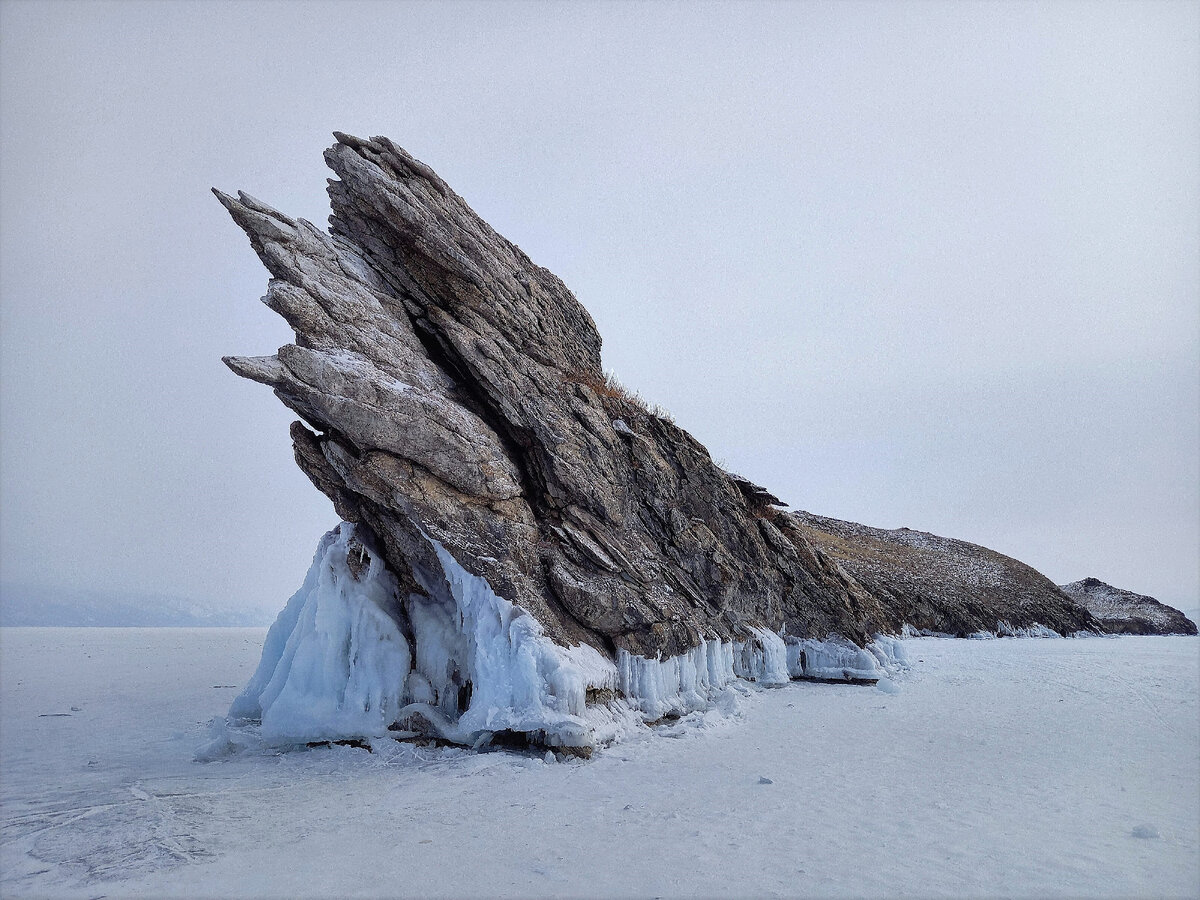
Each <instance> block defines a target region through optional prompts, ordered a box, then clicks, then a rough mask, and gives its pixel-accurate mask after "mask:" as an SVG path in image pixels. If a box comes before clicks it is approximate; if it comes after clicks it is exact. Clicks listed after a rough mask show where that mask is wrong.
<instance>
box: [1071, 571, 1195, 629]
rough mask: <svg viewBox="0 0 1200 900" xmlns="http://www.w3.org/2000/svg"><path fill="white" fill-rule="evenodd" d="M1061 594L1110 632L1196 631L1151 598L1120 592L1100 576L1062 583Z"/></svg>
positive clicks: (1189, 622) (1181, 616)
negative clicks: (1088, 613)
mask: <svg viewBox="0 0 1200 900" xmlns="http://www.w3.org/2000/svg"><path fill="white" fill-rule="evenodd" d="M1062 590H1063V593H1065V594H1066V595H1067V596H1068V597H1070V598H1071V599H1072V600H1074V601H1075V602H1076V603H1078V604H1079V605H1080V606H1082V607H1083V608H1084V609H1086V610H1087V611H1088V612H1090V613H1091V614H1092V615H1093V616H1095V617H1096V619H1097V620H1098V621H1099V623H1100V627H1101V629H1102V630H1104V631H1105V632H1107V633H1109V634H1195V633H1196V623H1195V622H1193V621H1192V620H1191V619H1189V618H1188V617H1187V616H1185V615H1184V614H1183V613H1181V612H1180V611H1179V610H1177V609H1175V608H1174V607H1170V606H1167V605H1166V604H1165V603H1159V602H1158V601H1157V600H1155V599H1154V598H1153V597H1147V596H1145V595H1143V594H1135V593H1133V591H1123V590H1121V589H1120V588H1115V587H1113V586H1112V585H1111V584H1105V583H1104V582H1103V581H1101V580H1100V579H1099V578H1085V579H1083V580H1082V581H1073V582H1071V583H1070V584H1064V585H1063V586H1062Z"/></svg>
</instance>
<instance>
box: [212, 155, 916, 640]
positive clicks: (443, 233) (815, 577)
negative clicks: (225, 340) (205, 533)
mask: <svg viewBox="0 0 1200 900" xmlns="http://www.w3.org/2000/svg"><path fill="white" fill-rule="evenodd" d="M325 157H326V160H327V162H328V163H329V165H330V167H331V168H332V169H333V170H334V172H335V173H336V174H337V176H338V179H337V180H333V181H331V182H330V184H329V196H330V200H331V202H332V207H333V214H332V215H331V217H330V224H331V228H330V233H329V234H325V233H323V232H321V231H320V230H319V229H317V228H315V227H314V226H312V225H311V224H310V223H308V222H305V221H303V220H296V219H291V218H289V217H287V216H285V215H283V214H282V213H279V212H277V211H275V210H273V209H271V208H270V207H269V206H267V205H266V204H264V203H262V202H260V201H258V200H255V199H254V198H252V197H250V196H248V195H246V194H238V196H237V197H236V198H234V197H231V196H229V195H226V194H222V193H219V192H218V197H219V198H220V200H221V202H222V203H223V204H224V205H225V207H226V208H227V209H228V210H229V212H230V214H231V215H232V217H233V219H234V220H235V221H236V222H237V223H238V225H240V226H241V227H242V228H243V229H244V230H245V231H246V233H247V235H248V236H249V238H250V242H251V245H252V246H253V248H254V250H255V252H257V253H258V255H259V257H260V258H261V259H262V261H263V263H264V265H265V266H266V267H267V269H268V270H269V271H270V273H271V276H272V278H271V281H270V284H269V286H268V290H267V294H266V296H265V297H264V302H266V303H267V305H268V306H270V307H271V308H272V309H273V310H275V311H276V312H278V313H279V314H280V315H282V316H283V317H284V318H285V319H286V320H287V321H288V323H289V324H290V325H291V326H292V328H293V330H294V331H295V333H296V339H295V342H294V343H293V344H290V345H288V346H285V347H283V348H281V349H280V350H279V351H278V352H277V353H276V354H274V355H272V356H265V357H263V356H259V357H229V358H227V359H226V362H227V364H228V365H229V367H230V368H231V369H233V371H235V372H236V373H237V374H239V375H242V376H244V377H247V378H250V379H252V380H255V381H259V382H261V383H264V384H267V385H269V386H270V387H272V388H273V389H274V390H275V392H276V394H277V395H278V396H279V398H280V399H281V400H282V401H283V402H284V403H285V404H287V405H288V406H289V407H290V408H291V409H292V410H294V411H295V412H296V413H297V415H299V416H300V418H301V419H302V420H303V421H304V423H306V424H307V426H308V427H304V426H303V425H300V424H297V425H296V426H294V427H293V429H292V436H293V441H294V444H295V448H296V458H297V462H298V463H299V465H300V466H301V468H302V469H303V470H304V471H305V472H306V473H307V474H308V475H309V477H310V478H311V479H312V481H313V483H314V484H316V485H317V487H318V488H320V489H321V490H322V491H324V492H325V493H326V494H327V495H328V496H329V497H330V498H331V499H332V500H333V502H334V503H335V505H336V506H337V509H338V511H339V513H341V515H342V516H343V517H344V518H345V519H346V520H348V521H351V522H355V523H358V524H359V525H360V526H362V527H363V528H364V529H365V532H366V533H370V534H372V535H373V536H374V538H373V539H374V540H376V541H377V542H378V546H379V547H380V548H381V552H382V554H383V555H384V556H385V557H386V559H387V562H388V564H389V565H390V566H392V567H393V568H394V569H395V570H396V572H397V574H398V577H399V578H400V579H401V580H402V581H404V582H405V583H406V584H407V586H408V587H409V588H411V589H419V588H418V586H417V585H416V584H415V581H414V579H413V578H412V577H411V576H410V575H406V573H407V572H409V570H410V569H411V567H412V566H413V564H419V565H424V566H426V567H432V568H434V569H436V568H437V560H436V557H435V556H434V555H433V554H431V552H430V550H429V539H434V540H437V541H438V542H440V544H441V545H442V546H444V547H445V548H446V549H447V550H448V552H450V553H451V554H452V555H453V556H454V558H455V559H457V560H458V561H459V562H460V563H461V564H462V565H463V566H465V567H466V568H467V569H468V570H470V571H471V572H472V573H473V574H476V575H479V576H481V577H484V578H486V579H487V581H488V583H489V584H491V585H492V586H493V587H494V589H495V590H496V591H497V592H498V593H499V594H500V595H501V596H502V597H504V598H505V599H506V600H509V601H510V602H513V603H517V604H519V605H520V606H522V607H523V608H525V609H527V610H529V611H530V612H531V613H532V614H533V615H535V616H536V617H537V618H538V620H539V621H541V622H543V624H544V625H545V627H546V628H547V632H548V633H549V634H550V635H551V636H552V637H554V638H555V639H557V640H560V641H564V642H566V641H585V642H587V643H590V644H592V645H593V646H596V647H598V648H600V649H602V650H605V651H608V652H610V653H611V652H613V651H614V650H615V649H616V648H626V649H629V650H631V651H636V652H639V653H642V654H645V655H651V656H653V655H656V654H658V653H660V652H661V653H663V654H671V653H678V652H681V651H684V650H687V649H690V648H692V647H695V646H698V644H699V642H700V641H701V640H702V639H704V638H706V637H722V638H732V637H736V636H738V635H744V634H746V633H748V631H747V630H748V629H750V628H752V627H756V626H762V627H767V628H770V629H773V630H775V631H776V632H778V631H782V630H785V629H786V630H787V631H788V632H789V633H791V634H795V635H798V636H808V635H814V634H816V635H820V636H824V635H825V634H827V633H829V632H836V633H839V634H844V635H847V636H849V637H851V638H852V639H854V640H856V641H858V642H860V643H863V642H865V641H866V640H867V638H868V636H869V634H870V633H871V631H873V630H879V629H883V628H887V627H888V626H889V625H892V624H895V623H893V622H892V621H891V619H890V617H889V615H888V614H887V612H886V610H884V609H882V608H881V607H880V605H879V604H878V603H877V602H876V601H875V599H874V598H872V597H871V596H870V595H869V594H868V593H867V592H865V591H863V590H861V589H860V588H859V586H858V585H856V584H854V583H853V580H852V579H848V578H847V577H846V576H845V573H844V572H840V571H838V570H837V569H836V568H835V567H831V566H829V565H827V564H826V563H825V561H824V560H823V558H821V557H820V556H819V555H817V554H816V553H814V551H813V548H812V547H811V546H810V545H809V543H808V541H807V540H806V539H805V538H804V536H803V535H802V534H801V533H800V532H799V531H798V530H797V528H796V527H795V526H794V525H793V523H792V522H791V521H790V520H789V519H788V518H787V517H784V516H781V515H779V514H778V513H777V511H775V510H773V509H771V505H772V504H778V503H779V502H780V501H779V500H778V498H776V497H774V496H773V495H771V494H770V493H769V492H767V491H765V490H764V489H762V488H759V487H757V486H755V485H752V484H751V483H750V482H748V481H746V480H745V479H741V478H739V477H735V476H730V475H729V474H727V473H725V472H724V471H722V470H721V469H720V468H719V467H718V466H717V465H716V464H715V463H713V461H712V459H711V457H710V456H709V454H708V452H707V451H706V450H705V449H704V447H703V446H701V445H700V444H699V443H698V442H697V441H695V440H694V439H693V438H692V437H691V436H690V435H689V434H688V433H687V432H685V431H683V430H682V429H680V428H678V427H676V426H675V425H674V424H672V423H671V422H669V421H666V420H664V419H662V418H659V417H657V416H655V415H653V414H651V413H650V412H649V411H648V410H646V409H645V408H644V406H643V405H642V404H640V403H639V402H638V400H637V398H636V397H635V396H633V395H629V394H626V393H624V392H622V391H620V390H614V389H612V385H611V383H610V382H608V381H607V380H606V379H605V377H604V374H603V370H602V367H601V362H600V346H601V342H600V336H599V334H598V333H597V332H596V328H595V325H594V323H593V322H592V320H591V317H590V316H589V315H588V314H587V312H586V310H584V308H583V307H582V306H581V305H580V303H579V302H578V300H576V298H575V297H574V295H573V294H572V293H571V292H570V291H569V290H568V289H567V287H566V286H565V285H564V284H563V283H562V282H561V281H560V280H559V279H558V278H557V277H555V276H554V275H553V274H551V273H550V272H548V271H546V270H545V269H543V268H541V267H540V266H537V265H535V264H534V263H533V262H532V261H530V259H529V258H528V256H526V255H525V253H523V252H522V251H521V250H520V249H519V248H517V247H516V246H515V245H513V244H512V243H511V242H509V241H508V240H506V239H505V238H503V237H501V236H500V235H499V234H497V233H496V232H495V231H494V230H493V229H492V228H491V227H490V226H489V225H488V224H487V223H486V222H484V221H483V220H482V219H480V218H479V216H477V215H476V214H475V213H474V212H473V211H472V210H471V208H470V207H469V206H468V205H467V204H466V202H465V201H464V200H463V199H462V198H461V197H459V196H458V195H457V194H456V193H454V192H453V191H452V190H451V189H450V188H449V187H448V186H447V185H446V184H445V182H443V181H442V180H441V179H440V178H439V177H438V176H437V175H435V174H434V173H433V171H432V170H431V169H430V168H429V167H428V166H426V165H425V164H423V163H421V162H419V161H417V160H416V159H414V158H413V157H412V156H410V155H409V154H408V153H407V152H405V151H404V150H403V149H401V148H400V147H398V146H396V145H395V144H394V143H392V142H391V141H389V140H387V139H386V138H372V139H371V140H369V141H368V140H361V139H359V138H354V137H351V136H349V135H341V134H339V135H337V144H335V145H334V146H333V147H331V148H330V149H329V150H328V151H327V152H326V154H325Z"/></svg>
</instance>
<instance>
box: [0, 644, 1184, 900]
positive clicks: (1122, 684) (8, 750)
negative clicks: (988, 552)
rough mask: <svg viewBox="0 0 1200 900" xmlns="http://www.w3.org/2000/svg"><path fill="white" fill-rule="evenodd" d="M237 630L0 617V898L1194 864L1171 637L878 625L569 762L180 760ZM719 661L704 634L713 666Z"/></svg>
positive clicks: (639, 889)
mask: <svg viewBox="0 0 1200 900" xmlns="http://www.w3.org/2000/svg"><path fill="white" fill-rule="evenodd" d="M263 639H264V630H263V629H99V628H81V629H13V628H5V629H0V714H2V717H3V718H2V725H3V727H2V728H0V776H2V777H0V804H2V808H3V838H2V841H0V894H2V895H3V896H6V897H7V896H47V895H49V896H69V897H96V896H98V895H101V894H103V895H106V896H108V897H115V896H171V895H175V896H178V895H187V896H194V895H202V896H213V895H220V896H251V895H259V896H262V895H267V896H297V897H300V896H331V895H337V896H397V895H416V896H485V895H486V896H529V895H536V896H542V895H566V896H596V895H618V896H631V895H638V896H649V895H657V896H697V895H702V896H710V895H733V896H772V895H775V896H805V895H808V896H828V895H842V896H847V895H850V896H899V895H908V896H938V895H940V896H967V895H975V896H981V895H989V896H991V895H1024V896H1030V895H1034V896H1079V895H1085V896H1087V895H1091V896H1129V895H1136V896H1195V894H1196V888H1197V885H1198V884H1200V640H1197V639H1196V638H1182V637H1179V638H1159V637H1149V638H1141V637H1122V638H1117V639H1111V640H1054V641H1044V640H1028V639H1005V640H993V641H986V642H977V641H951V640H934V639H915V640H909V641H904V642H903V649H904V650H906V651H907V656H908V661H909V665H910V668H909V669H908V670H907V671H896V672H893V674H892V675H890V676H889V677H888V678H887V679H886V680H885V679H881V680H880V683H879V685H878V686H876V687H865V686H853V685H848V684H836V685H829V684H816V683H807V682H790V683H787V684H784V685H783V686H782V687H780V688H779V689H776V690H762V689H760V688H759V687H758V686H757V685H748V684H746V683H743V682H739V684H741V685H742V687H741V689H739V690H738V691H737V692H736V696H737V698H738V703H737V706H738V708H739V709H740V713H739V714H738V715H733V716H729V715H720V714H718V713H717V712H715V711H712V710H709V711H704V712H699V713H694V714H692V715H690V716H686V717H685V718H683V719H682V720H680V721H678V722H675V723H672V724H670V725H664V726H660V727H658V728H656V729H654V730H653V731H649V730H646V731H642V732H639V734H638V735H635V736H633V737H632V739H630V740H627V741H625V742H623V743H619V744H616V745H614V746H612V747H610V748H608V749H605V750H602V751H600V752H599V753H598V754H597V755H596V756H595V757H593V759H591V760H589V761H582V760H574V759H569V758H565V757H559V758H557V760H556V761H555V762H554V763H553V764H548V761H547V760H546V758H545V757H544V755H533V754H530V755H521V754H514V753H471V752H469V751H467V750H461V749H449V748H447V749H438V748H433V747H416V746H413V745H411V744H401V743H397V742H395V741H392V740H389V739H382V740H377V741H376V743H375V752H374V753H368V752H367V751H365V750H361V749H356V748H352V747H343V746H333V747H319V748H315V749H312V750H307V751H299V752H290V753H283V754H280V753H276V752H273V751H270V750H258V751H244V752H241V753H237V754H233V755H230V756H226V757H223V758H221V759H219V760H217V761H214V762H207V763H200V762H195V761H193V759H192V756H193V752H194V750H195V748H196V747H197V746H199V745H200V744H202V743H203V742H204V740H205V739H206V735H207V733H208V724H207V723H208V721H209V720H210V719H212V718H214V717H220V716H223V715H224V713H225V712H226V710H227V709H228V707H229V704H230V702H231V700H232V699H233V697H234V696H235V695H236V694H237V692H238V690H239V689H240V688H241V686H242V685H244V684H246V683H247V682H248V681H249V679H250V677H251V675H252V673H253V672H254V670H255V668H256V665H257V663H258V661H259V657H260V655H261V653H262V649H263ZM727 646H728V645H727ZM760 649H762V651H763V652H764V658H765V655H766V654H767V652H768V651H767V648H765V647H764V648H760ZM724 653H725V651H724V649H723V648H722V649H721V651H720V655H721V657H722V658H720V659H715V657H716V656H718V654H716V653H713V654H711V656H712V657H714V664H715V665H716V667H717V670H718V674H719V672H723V671H725V668H724V659H723V655H724ZM709 660H710V654H709V653H708V651H707V650H706V651H705V653H704V654H703V662H704V665H705V667H706V670H707V667H708V665H709ZM700 662H701V658H700V655H697V658H696V659H694V660H693V666H692V668H693V669H694V673H695V677H696V679H697V680H698V679H699V678H700V677H701V676H700V669H701V667H700ZM730 666H731V667H732V662H730ZM671 677H674V675H672V676H671ZM680 677H681V678H685V677H686V678H690V677H692V673H691V671H690V670H689V672H687V673H685V674H683V675H681V676H680ZM705 677H710V676H707V675H706V676H705ZM885 682H886V683H888V684H892V685H893V686H894V687H896V688H898V691H897V692H895V693H887V692H886V688H884V689H882V690H881V688H883V686H884V685H885ZM697 683H698V681H697ZM543 754H544V751H543ZM552 758H553V757H552Z"/></svg>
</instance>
